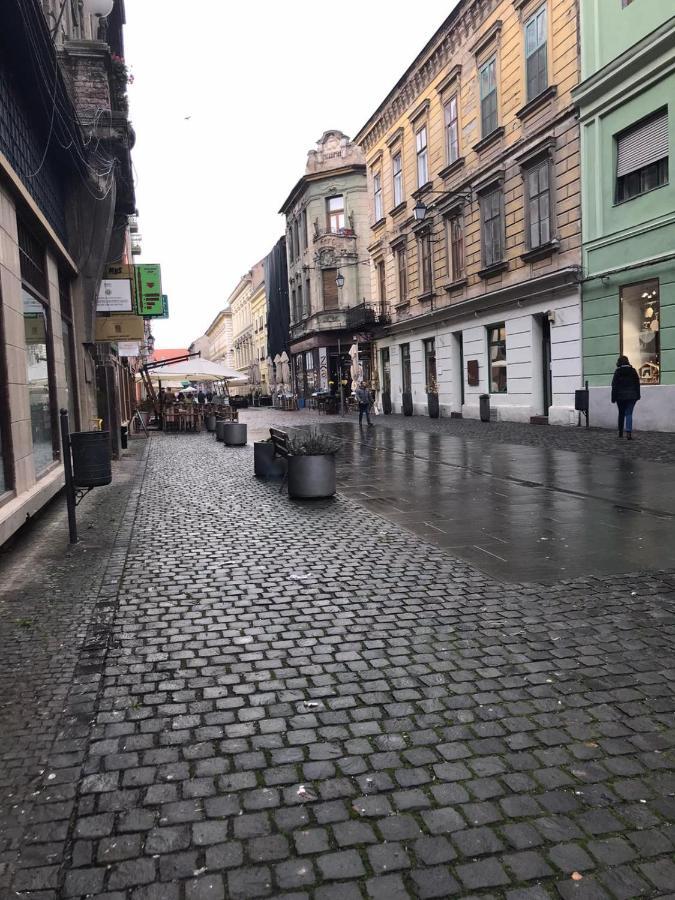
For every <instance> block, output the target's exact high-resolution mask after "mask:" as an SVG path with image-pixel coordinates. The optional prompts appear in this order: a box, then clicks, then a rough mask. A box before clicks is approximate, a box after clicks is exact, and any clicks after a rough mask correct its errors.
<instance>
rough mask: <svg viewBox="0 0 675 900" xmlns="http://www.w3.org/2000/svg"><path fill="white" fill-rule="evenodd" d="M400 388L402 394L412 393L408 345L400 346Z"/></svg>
mask: <svg viewBox="0 0 675 900" xmlns="http://www.w3.org/2000/svg"><path fill="white" fill-rule="evenodd" d="M401 387H402V388H403V393H404V394H409V393H410V392H411V391H412V374H411V370H410V344H401Z"/></svg>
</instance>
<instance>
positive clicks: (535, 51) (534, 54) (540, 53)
mask: <svg viewBox="0 0 675 900" xmlns="http://www.w3.org/2000/svg"><path fill="white" fill-rule="evenodd" d="M546 43H547V37H546V7H545V6H542V8H541V9H539V10H537V12H536V13H535V14H534V15H533V16H532V17H531V18H530V19H528V20H527V22H526V23H525V67H526V73H527V74H526V77H527V99H528V101H529V100H534V98H535V97H538V96H539V94H541V93H542V91H545V90H546V88H547V87H548V62H547V57H546Z"/></svg>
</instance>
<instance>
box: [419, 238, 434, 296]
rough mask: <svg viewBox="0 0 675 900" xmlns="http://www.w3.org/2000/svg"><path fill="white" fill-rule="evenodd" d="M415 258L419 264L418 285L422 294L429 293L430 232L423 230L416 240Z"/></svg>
mask: <svg viewBox="0 0 675 900" xmlns="http://www.w3.org/2000/svg"><path fill="white" fill-rule="evenodd" d="M417 259H418V266H419V285H420V290H421V292H422V294H429V293H431V289H432V265H431V232H430V231H425V232H424V234H422V235H420V237H419V238H418V241H417Z"/></svg>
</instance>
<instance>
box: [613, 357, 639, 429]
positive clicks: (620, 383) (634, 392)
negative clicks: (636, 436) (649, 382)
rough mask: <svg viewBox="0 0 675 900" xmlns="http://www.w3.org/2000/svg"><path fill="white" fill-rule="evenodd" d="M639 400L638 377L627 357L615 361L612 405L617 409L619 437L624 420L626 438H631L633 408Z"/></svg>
mask: <svg viewBox="0 0 675 900" xmlns="http://www.w3.org/2000/svg"><path fill="white" fill-rule="evenodd" d="M639 399H640V376H639V375H638V373H637V372H636V371H635V369H634V368H633V367H632V366H631V364H630V362H629V361H628V357H627V356H620V357H619V358H618V359H617V361H616V371H615V372H614V377H613V378H612V403H616V405H617V407H618V409H619V437H620V438H622V437H623V426H624V419H625V422H626V437H627V439H628V440H629V441H630V440H632V438H633V408H634V407H635V404H636V403H637V402H638V400H639Z"/></svg>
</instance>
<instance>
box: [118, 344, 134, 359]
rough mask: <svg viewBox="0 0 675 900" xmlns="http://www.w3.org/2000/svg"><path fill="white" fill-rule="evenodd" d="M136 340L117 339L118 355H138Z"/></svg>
mask: <svg viewBox="0 0 675 900" xmlns="http://www.w3.org/2000/svg"><path fill="white" fill-rule="evenodd" d="M138 347H139V343H138V341H118V342H117V352H118V353H119V355H120V356H138Z"/></svg>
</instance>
